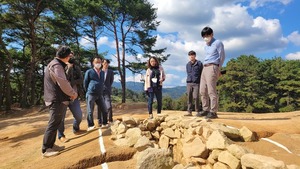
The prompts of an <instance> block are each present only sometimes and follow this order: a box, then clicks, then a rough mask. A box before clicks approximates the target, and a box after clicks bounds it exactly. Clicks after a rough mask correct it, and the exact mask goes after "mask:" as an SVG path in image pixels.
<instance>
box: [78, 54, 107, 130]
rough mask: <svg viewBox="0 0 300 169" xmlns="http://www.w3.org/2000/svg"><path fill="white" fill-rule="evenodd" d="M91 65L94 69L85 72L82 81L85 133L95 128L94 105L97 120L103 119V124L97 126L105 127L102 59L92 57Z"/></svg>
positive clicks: (105, 111) (105, 113) (105, 109)
mask: <svg viewBox="0 0 300 169" xmlns="http://www.w3.org/2000/svg"><path fill="white" fill-rule="evenodd" d="M92 64H93V66H94V67H93V68H91V69H89V70H87V71H86V72H85V75H84V81H83V87H84V89H85V91H86V103H87V122H88V129H87V131H91V130H93V129H94V128H95V124H94V117H93V113H94V107H95V103H96V104H97V107H98V119H100V117H103V124H99V127H101V126H102V125H103V127H107V108H106V106H105V103H104V100H103V91H104V72H103V71H101V67H102V59H101V58H100V57H94V58H93V60H92Z"/></svg>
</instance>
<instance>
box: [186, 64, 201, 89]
mask: <svg viewBox="0 0 300 169" xmlns="http://www.w3.org/2000/svg"><path fill="white" fill-rule="evenodd" d="M202 69H203V64H202V62H201V61H198V60H196V61H195V63H194V64H192V62H191V61H189V62H188V63H187V64H186V73H187V78H186V83H198V84H199V83H200V79H201V73H202Z"/></svg>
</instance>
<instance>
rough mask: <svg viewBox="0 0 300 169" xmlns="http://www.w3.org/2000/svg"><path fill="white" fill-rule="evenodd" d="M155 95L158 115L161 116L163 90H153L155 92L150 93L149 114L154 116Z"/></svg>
mask: <svg viewBox="0 0 300 169" xmlns="http://www.w3.org/2000/svg"><path fill="white" fill-rule="evenodd" d="M154 95H155V97H156V101H157V114H160V113H161V107H162V89H153V92H152V91H151V92H148V112H149V114H152V105H153V99H154Z"/></svg>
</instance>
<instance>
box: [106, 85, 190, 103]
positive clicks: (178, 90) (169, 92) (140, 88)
mask: <svg viewBox="0 0 300 169" xmlns="http://www.w3.org/2000/svg"><path fill="white" fill-rule="evenodd" d="M112 86H113V87H115V88H117V89H121V88H122V87H121V82H114V83H113V85H112ZM126 88H127V89H129V90H132V91H134V92H137V93H140V92H144V83H140V82H126ZM185 92H186V86H177V87H173V88H163V96H170V97H171V98H172V99H177V98H179V97H181V96H182V95H183V94H184V93H185Z"/></svg>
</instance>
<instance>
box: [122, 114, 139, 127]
mask: <svg viewBox="0 0 300 169" xmlns="http://www.w3.org/2000/svg"><path fill="white" fill-rule="evenodd" d="M122 121H123V122H124V123H126V124H131V125H133V126H135V125H137V123H136V120H135V119H134V118H133V117H130V116H122Z"/></svg>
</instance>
